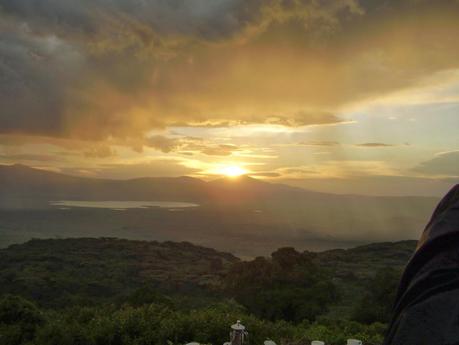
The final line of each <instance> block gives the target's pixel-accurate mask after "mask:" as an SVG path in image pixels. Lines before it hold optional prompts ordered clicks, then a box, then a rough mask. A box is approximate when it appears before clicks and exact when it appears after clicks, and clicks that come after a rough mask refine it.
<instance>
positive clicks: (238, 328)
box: [231, 320, 245, 331]
mask: <svg viewBox="0 0 459 345" xmlns="http://www.w3.org/2000/svg"><path fill="white" fill-rule="evenodd" d="M231 329H233V330H235V331H243V330H245V327H244V326H243V325H242V323H241V321H239V320H237V322H236V323H235V324H234V325H232V326H231Z"/></svg>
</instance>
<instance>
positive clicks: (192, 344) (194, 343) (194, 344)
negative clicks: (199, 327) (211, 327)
mask: <svg viewBox="0 0 459 345" xmlns="http://www.w3.org/2000/svg"><path fill="white" fill-rule="evenodd" d="M185 345H201V344H199V343H196V342H192V343H188V344H185Z"/></svg>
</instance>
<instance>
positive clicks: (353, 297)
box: [0, 238, 416, 312]
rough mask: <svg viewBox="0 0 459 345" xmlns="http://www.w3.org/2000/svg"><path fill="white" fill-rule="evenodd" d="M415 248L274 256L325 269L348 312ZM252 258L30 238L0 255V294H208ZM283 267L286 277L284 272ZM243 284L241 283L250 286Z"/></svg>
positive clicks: (177, 247)
mask: <svg viewBox="0 0 459 345" xmlns="http://www.w3.org/2000/svg"><path fill="white" fill-rule="evenodd" d="M415 243H416V242H415V241H404V242H397V243H375V244H370V245H366V246H360V247H356V248H352V249H348V250H342V249H338V250H329V251H324V252H319V253H313V252H304V253H300V252H296V251H289V250H278V251H276V252H275V253H273V254H272V255H273V258H276V259H277V260H278V259H279V258H280V257H285V258H288V257H291V256H292V255H293V256H295V257H297V258H303V259H302V260H301V261H300V262H304V264H306V266H305V267H310V265H311V264H313V265H314V266H315V267H317V269H316V270H315V271H314V272H316V273H314V274H313V275H314V276H316V275H317V274H318V273H317V272H322V273H320V274H319V276H317V277H322V278H320V279H328V278H326V277H329V278H330V279H331V280H332V282H333V284H334V285H335V286H336V287H337V289H338V291H339V293H340V295H341V298H340V299H339V301H338V303H337V307H339V308H341V307H343V308H347V309H349V308H350V307H352V306H353V305H355V304H356V303H357V302H358V296H361V294H362V293H363V292H364V291H365V289H366V286H367V284H368V282H369V281H370V280H371V279H372V278H373V277H374V276H375V274H376V273H377V272H378V271H380V270H382V269H385V268H388V267H390V268H393V269H397V270H401V269H402V268H403V267H404V265H405V264H406V262H407V261H408V259H409V257H410V256H411V254H412V252H413V251H414V248H415ZM256 260H259V259H256ZM256 260H255V261H248V262H240V261H239V259H238V258H236V257H235V256H233V255H231V254H228V253H222V252H218V251H216V250H214V249H209V248H204V247H200V246H195V245H193V244H190V243H185V242H182V243H178V242H163V243H160V242H155V241H153V242H147V241H129V240H121V239H114V238H100V239H94V238H79V239H62V240H32V241H29V242H27V243H25V244H21V245H12V246H10V247H9V248H7V249H2V250H0V281H1V282H2V284H0V293H15V294H21V295H23V296H25V297H28V298H32V299H34V300H37V301H39V302H40V303H43V304H45V305H47V304H48V303H52V304H55V305H59V304H62V303H66V301H67V302H70V301H72V300H74V298H76V297H78V298H81V299H87V300H91V299H102V300H110V299H113V298H116V297H123V298H126V296H128V295H129V294H131V293H133V292H134V291H135V290H137V289H140V288H143V287H146V286H148V287H150V288H154V289H158V291H162V292H166V293H170V292H173V293H183V292H186V293H199V292H200V291H201V292H202V291H205V292H206V293H211V292H217V291H219V290H221V289H222V288H223V285H224V282H223V279H228V275H227V274H228V272H229V271H231V269H232V267H234V265H235V264H237V265H242V266H241V267H242V269H244V270H245V268H244V267H246V266H247V267H248V269H250V266H251V265H252V262H253V263H255V262H256ZM288 260H292V259H288ZM294 260H297V259H294ZM267 262H269V261H267ZM301 265H303V264H301ZM308 269H309V268H308ZM282 270H283V271H284V273H282V274H283V275H285V274H286V273H285V272H286V271H285V267H284V268H283V269H282ZM254 272H257V271H254ZM254 276H255V278H256V280H258V282H262V281H263V280H262V279H264V278H263V277H261V276H260V273H256V274H254ZM225 277H226V278H225ZM233 278H234V277H231V276H229V279H230V280H233ZM244 279H246V278H243V281H244V283H241V285H247V284H246V283H247V282H245V280H244ZM239 288H240V287H237V289H239ZM348 311H349V310H347V311H346V312H348Z"/></svg>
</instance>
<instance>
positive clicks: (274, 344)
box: [263, 339, 277, 345]
mask: <svg viewBox="0 0 459 345" xmlns="http://www.w3.org/2000/svg"><path fill="white" fill-rule="evenodd" d="M263 344H264V345H277V344H276V343H275V342H274V341H272V340H270V339H266V340H265V342H264V343H263Z"/></svg>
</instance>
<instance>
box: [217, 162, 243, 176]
mask: <svg viewBox="0 0 459 345" xmlns="http://www.w3.org/2000/svg"><path fill="white" fill-rule="evenodd" d="M219 173H220V174H222V175H225V176H227V177H238V176H242V175H245V174H247V173H248V171H247V170H246V169H244V168H242V167H240V166H237V165H228V166H224V167H222V168H221V169H219Z"/></svg>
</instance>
